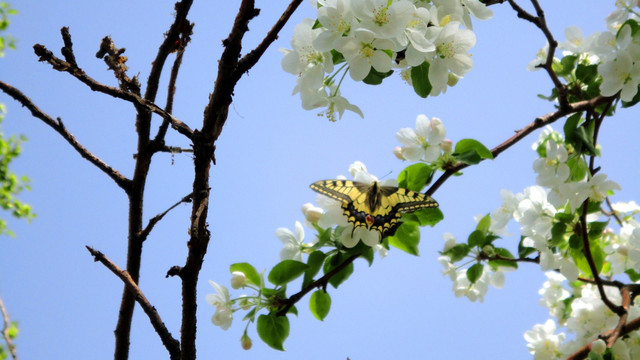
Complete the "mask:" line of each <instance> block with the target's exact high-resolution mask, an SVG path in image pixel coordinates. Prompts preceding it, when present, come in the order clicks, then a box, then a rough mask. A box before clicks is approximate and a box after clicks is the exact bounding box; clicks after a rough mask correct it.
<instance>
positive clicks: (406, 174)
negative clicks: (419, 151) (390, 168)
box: [398, 163, 434, 191]
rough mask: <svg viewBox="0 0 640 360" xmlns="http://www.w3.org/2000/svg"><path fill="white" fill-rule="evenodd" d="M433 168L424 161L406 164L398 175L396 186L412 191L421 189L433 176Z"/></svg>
mask: <svg viewBox="0 0 640 360" xmlns="http://www.w3.org/2000/svg"><path fill="white" fill-rule="evenodd" d="M433 173H434V171H433V168H432V167H431V166H429V165H427V164H424V163H416V164H413V165H410V166H407V168H405V169H404V170H402V172H401V173H400V175H398V186H399V187H401V188H405V189H409V190H412V191H421V190H422V188H424V187H425V185H427V184H428V183H430V182H431V179H432V178H433Z"/></svg>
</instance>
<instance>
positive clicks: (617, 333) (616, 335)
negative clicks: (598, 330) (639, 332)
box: [607, 286, 631, 347]
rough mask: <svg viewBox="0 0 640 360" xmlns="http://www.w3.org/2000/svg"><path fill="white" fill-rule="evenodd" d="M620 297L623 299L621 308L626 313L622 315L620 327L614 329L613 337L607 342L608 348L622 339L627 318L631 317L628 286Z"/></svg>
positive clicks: (621, 290)
mask: <svg viewBox="0 0 640 360" xmlns="http://www.w3.org/2000/svg"><path fill="white" fill-rule="evenodd" d="M620 297H622V305H621V306H622V308H623V309H624V312H623V313H622V315H620V319H618V325H617V326H616V327H615V329H613V333H611V336H609V339H608V340H607V347H612V346H613V344H615V342H616V340H618V339H619V338H620V334H621V333H622V328H623V327H624V325H625V324H626V323H627V318H628V317H629V306H631V294H630V293H629V288H627V287H626V286H624V287H622V288H620Z"/></svg>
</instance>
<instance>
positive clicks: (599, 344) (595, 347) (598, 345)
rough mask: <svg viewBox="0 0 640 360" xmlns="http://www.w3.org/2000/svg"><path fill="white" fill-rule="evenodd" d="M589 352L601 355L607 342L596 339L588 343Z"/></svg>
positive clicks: (605, 348)
mask: <svg viewBox="0 0 640 360" xmlns="http://www.w3.org/2000/svg"><path fill="white" fill-rule="evenodd" d="M589 348H590V349H591V352H592V353H594V354H599V355H602V354H604V352H605V351H606V350H607V344H606V343H605V342H604V340H602V339H598V340H595V341H593V342H592V343H591V344H589Z"/></svg>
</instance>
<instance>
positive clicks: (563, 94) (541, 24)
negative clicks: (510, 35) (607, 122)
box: [508, 0, 569, 109]
mask: <svg viewBox="0 0 640 360" xmlns="http://www.w3.org/2000/svg"><path fill="white" fill-rule="evenodd" d="M508 1H509V5H511V8H513V10H515V12H516V14H517V15H518V17H519V18H521V19H524V20H527V21H529V22H531V23H532V24H534V25H535V26H536V27H537V28H538V29H540V30H541V31H542V33H543V34H544V37H545V38H546V39H547V43H548V44H549V50H548V51H547V58H546V60H545V63H544V64H542V65H539V67H541V68H543V69H545V71H546V72H547V74H548V75H549V78H551V81H552V82H553V86H554V87H555V88H556V90H557V91H558V102H559V104H560V109H564V108H566V107H567V106H568V105H569V101H568V99H567V88H566V86H565V85H564V84H563V83H562V82H561V81H560V79H559V78H558V75H556V73H555V72H554V71H553V69H552V68H551V65H552V64H553V57H554V55H555V52H556V49H557V47H558V42H557V41H556V39H555V38H554V37H553V34H551V31H550V30H549V27H548V26H547V20H546V18H545V16H544V11H543V10H542V7H541V6H540V4H539V3H538V0H531V4H532V5H533V7H534V9H535V10H536V15H537V16H533V15H531V14H529V13H528V12H527V11H525V10H524V9H523V8H521V7H520V6H519V5H518V4H517V3H516V2H515V0H508Z"/></svg>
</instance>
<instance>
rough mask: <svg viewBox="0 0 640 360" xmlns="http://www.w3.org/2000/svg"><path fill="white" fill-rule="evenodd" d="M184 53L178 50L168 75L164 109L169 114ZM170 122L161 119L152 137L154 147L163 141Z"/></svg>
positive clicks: (171, 109)
mask: <svg viewBox="0 0 640 360" xmlns="http://www.w3.org/2000/svg"><path fill="white" fill-rule="evenodd" d="M183 55H184V48H182V49H180V50H178V53H177V54H176V59H175V60H174V62H173V66H172V67H171V76H169V85H168V90H167V104H166V106H165V110H166V111H167V112H168V113H169V114H171V113H172V112H173V98H174V96H175V92H176V80H177V79H178V71H179V70H180V65H182V56H183ZM169 124H170V122H169V121H168V120H167V119H163V120H162V124H161V125H160V127H159V128H158V133H157V134H156V136H155V138H154V139H153V143H154V144H156V148H159V147H160V146H161V144H163V143H164V137H165V135H166V134H167V129H168V128H169Z"/></svg>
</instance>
